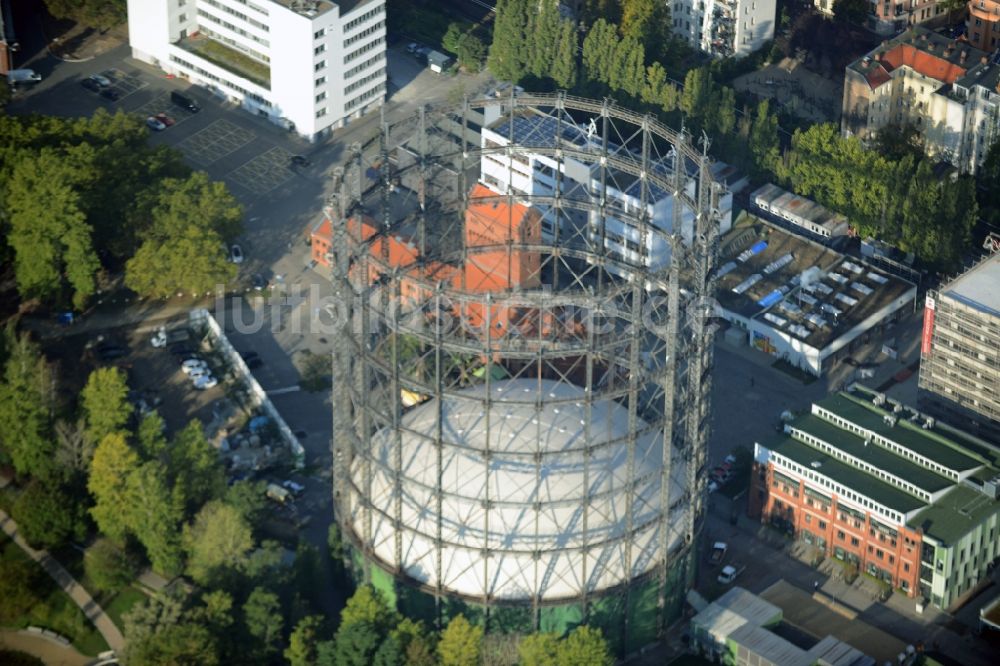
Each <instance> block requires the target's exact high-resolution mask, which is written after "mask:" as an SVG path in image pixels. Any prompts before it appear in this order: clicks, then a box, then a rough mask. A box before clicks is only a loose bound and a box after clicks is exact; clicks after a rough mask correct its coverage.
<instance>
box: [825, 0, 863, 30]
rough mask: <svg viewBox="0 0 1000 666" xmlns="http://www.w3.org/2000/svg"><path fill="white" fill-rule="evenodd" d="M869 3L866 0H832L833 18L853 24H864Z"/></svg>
mask: <svg viewBox="0 0 1000 666" xmlns="http://www.w3.org/2000/svg"><path fill="white" fill-rule="evenodd" d="M870 11H871V5H869V3H868V0H833V20H835V21H839V22H841V23H850V24H853V25H864V24H865V20H866V19H867V18H868V14H869V12H870Z"/></svg>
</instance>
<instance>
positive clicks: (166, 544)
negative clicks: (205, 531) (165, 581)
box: [109, 435, 184, 576]
mask: <svg viewBox="0 0 1000 666" xmlns="http://www.w3.org/2000/svg"><path fill="white" fill-rule="evenodd" d="M109 437H114V435H110V436H109ZM126 493H127V497H128V502H127V503H126V504H125V505H124V507H125V511H124V513H125V514H126V515H127V516H128V522H129V526H130V528H131V531H132V533H133V534H135V536H136V538H137V539H138V540H139V542H140V543H141V544H142V545H143V547H144V548H145V549H146V556H147V557H149V562H150V564H151V565H152V567H153V569H155V570H156V571H158V572H159V573H161V574H164V575H166V576H174V575H177V574H179V573H180V572H181V571H182V570H183V568H184V566H183V565H184V558H183V550H182V547H181V527H180V525H181V520H182V518H183V509H182V506H183V504H182V501H181V500H180V498H179V497H178V495H177V494H176V493H173V492H171V490H170V487H169V485H168V484H167V479H166V476H165V474H164V471H163V467H162V466H161V465H160V463H158V462H156V461H150V462H147V463H144V464H143V465H141V466H140V467H139V468H138V469H136V470H134V471H133V472H132V473H131V474H130V475H129V476H128V480H127V482H126ZM119 510H120V509H119Z"/></svg>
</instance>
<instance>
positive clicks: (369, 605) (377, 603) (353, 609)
mask: <svg viewBox="0 0 1000 666" xmlns="http://www.w3.org/2000/svg"><path fill="white" fill-rule="evenodd" d="M358 622H368V623H369V624H371V625H372V626H374V627H376V628H377V629H379V631H388V630H389V629H390V628H391V627H392V626H394V625H396V624H397V623H398V622H399V616H398V615H397V614H396V612H395V611H394V610H392V609H391V608H390V607H389V604H388V602H387V601H386V600H385V597H384V596H383V595H382V593H381V592H379V591H378V590H376V589H375V588H374V587H372V586H371V585H362V586H361V587H359V588H358V589H357V590H356V591H355V592H354V594H352V595H351V597H350V598H349V599H348V600H347V603H346V604H345V605H344V609H343V610H342V611H340V626H341V627H344V626H348V625H351V624H356V623H358Z"/></svg>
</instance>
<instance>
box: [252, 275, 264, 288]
mask: <svg viewBox="0 0 1000 666" xmlns="http://www.w3.org/2000/svg"><path fill="white" fill-rule="evenodd" d="M250 285H251V286H252V287H253V288H254V291H264V288H265V287H267V280H265V279H264V276H263V275H261V274H260V273H254V275H253V277H252V278H250Z"/></svg>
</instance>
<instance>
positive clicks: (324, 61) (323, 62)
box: [313, 60, 326, 72]
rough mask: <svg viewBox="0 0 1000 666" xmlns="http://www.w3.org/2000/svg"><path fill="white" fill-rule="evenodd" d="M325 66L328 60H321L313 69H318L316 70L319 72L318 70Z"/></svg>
mask: <svg viewBox="0 0 1000 666" xmlns="http://www.w3.org/2000/svg"><path fill="white" fill-rule="evenodd" d="M325 67H326V60H320V61H319V62H318V63H316V65H315V66H314V67H313V71H316V72H318V71H320V70H321V69H324V68H325Z"/></svg>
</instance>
